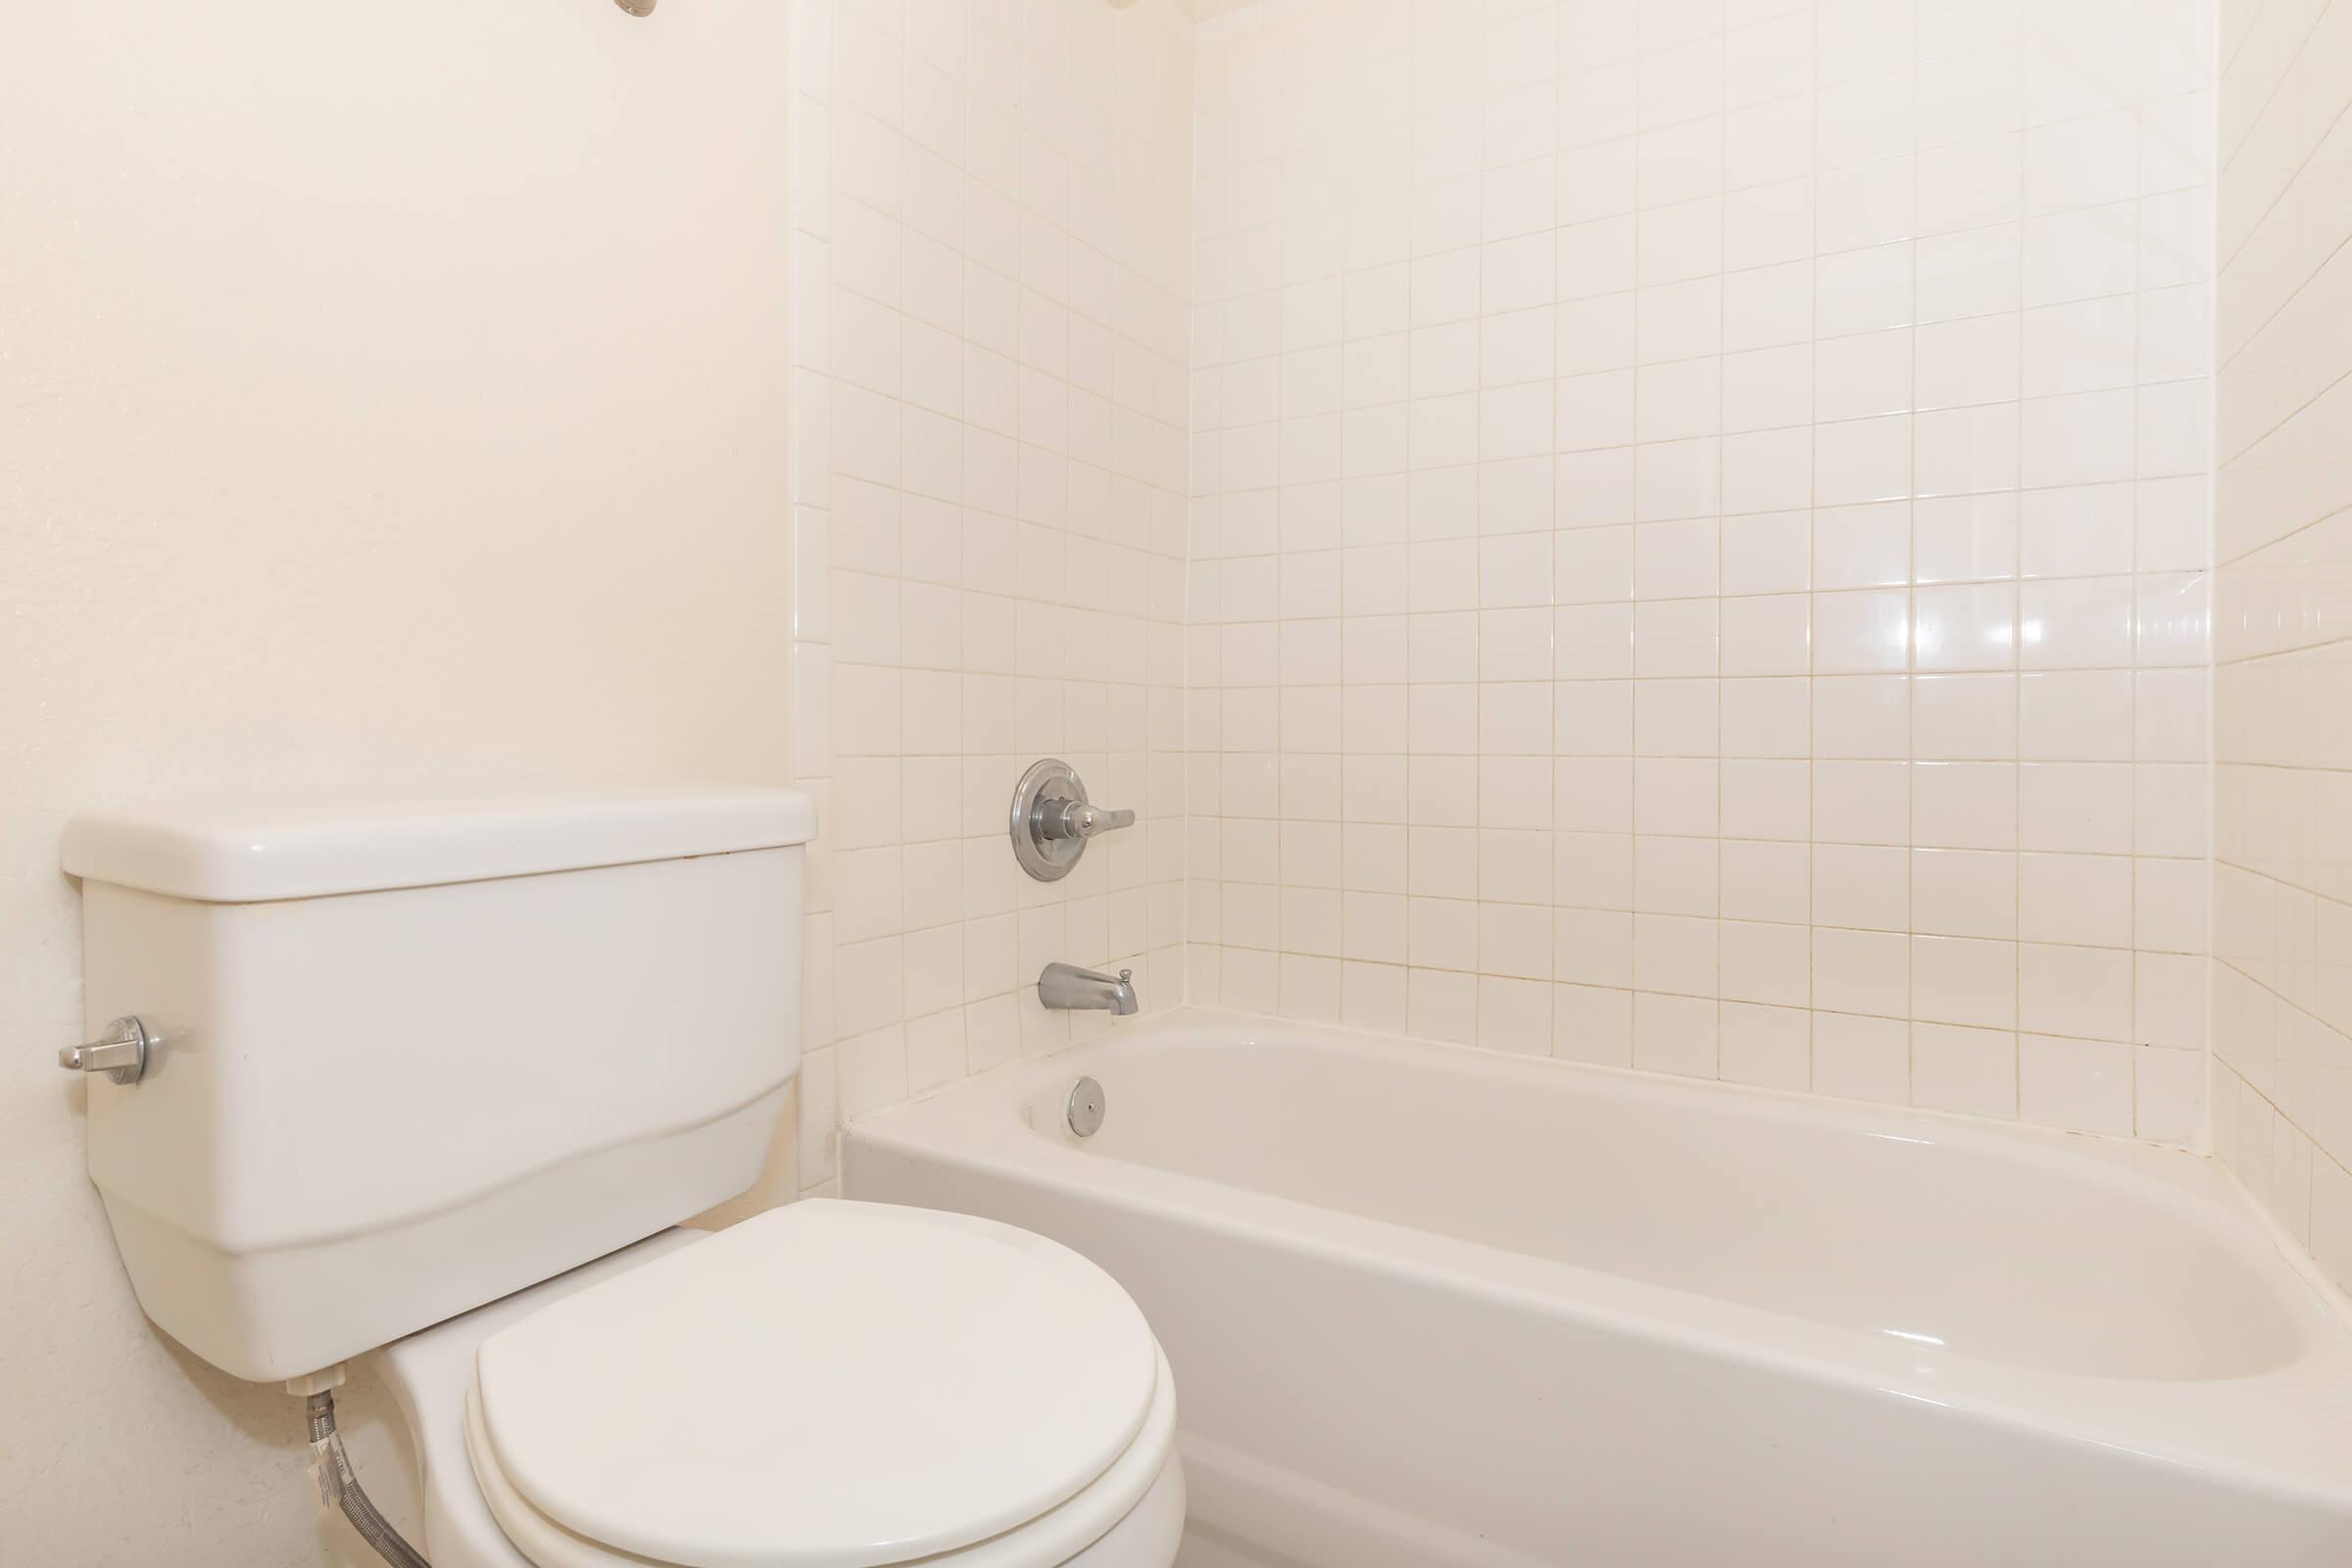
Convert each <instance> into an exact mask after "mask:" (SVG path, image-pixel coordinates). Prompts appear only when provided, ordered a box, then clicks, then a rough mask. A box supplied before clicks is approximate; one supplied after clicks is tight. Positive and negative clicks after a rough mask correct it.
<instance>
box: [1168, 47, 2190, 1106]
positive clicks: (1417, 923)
mask: <svg viewBox="0 0 2352 1568" xmlns="http://www.w3.org/2000/svg"><path fill="white" fill-rule="evenodd" d="M2212 33H2213V23H2212V13H2211V9H2210V6H2209V5H2208V4H2205V3H2202V0H2064V3H2057V4H2024V3H2021V0H1824V3H1820V4H1813V3H1808V0H1647V3H1643V4H1640V5H1632V4H1624V3H1620V0H1568V3H1561V4H1516V3H1509V0H1504V3H1496V4H1487V5H1477V6H1470V5H1462V6H1449V5H1415V4H1408V3H1404V0H1291V3H1279V4H1278V3H1274V0H1267V3H1265V4H1261V5H1257V6H1252V7H1249V8H1245V9H1244V10H1242V11H1239V12H1237V13H1235V14H1233V15H1231V16H1226V17H1221V18H1219V19H1217V20H1216V21H1214V22H1206V23H1203V24H1202V25H1201V28H1200V33H1199V39H1200V45H1201V59H1200V65H1199V69H1198V92H1197V96H1198V102H1199V104H1200V128H1199V142H1198V157H1199V167H1198V175H1197V179H1198V184H1197V191H1198V194H1197V198H1196V214H1197V230H1198V234H1199V254H1198V260H1197V270H1196V278H1197V287H1196V297H1197V300H1198V307H1197V309H1198V326H1197V330H1196V334H1195V344H1196V365H1195V373H1196V399H1195V408H1196V419H1197V439H1196V463H1197V476H1198V477H1197V489H1196V494H1197V496H1199V497H1200V498H1201V499H1200V500H1199V501H1198V503H1197V512H1196V525H1195V530H1194V538H1193V548H1192V561H1191V607H1192V613H1191V623H1190V629H1189V637H1190V640H1191V647H1190V661H1189V662H1190V668H1191V674H1192V692H1191V699H1190V700H1191V711H1192V738H1193V761H1194V767H1193V793H1192V808H1193V813H1194V823H1195V829H1196V831H1195V835H1194V837H1195V844H1194V851H1193V855H1192V858H1191V861H1190V870H1191V872H1192V880H1191V882H1190V884H1189V896H1190V903H1191V915H1192V919H1191V925H1190V928H1189V939H1190V942H1191V944H1192V946H1191V949H1190V951H1191V953H1192V954H1193V956H1194V959H1195V963H1194V970H1193V973H1194V981H1195V986H1194V994H1195V996H1196V997H1197V998H1200V999H1203V1000H1222V1001H1223V1002H1224V1003H1226V1004H1227V1005H1235V1006H1240V1007H1244V1008H1248V1009H1251V1010H1257V1011H1266V1012H1281V1013H1284V1014H1287V1015H1291V1016H1296V1017H1304V1018H1321V1019H1344V1020H1346V1021H1348V1022H1349V1023H1355V1024H1362V1025H1367V1026H1370V1027H1373V1028H1377V1029H1383V1030H1400V1031H1405V1032H1409V1033H1412V1034H1415V1035H1422V1036H1432V1037H1437V1038H1441V1039H1447V1040H1459V1041H1474V1042H1477V1043H1479V1044H1483V1045H1489V1046H1494V1047H1497V1048H1500V1049H1503V1050H1510V1051H1521V1052H1529V1053H1533V1054H1546V1053H1548V1054H1554V1055H1558V1056H1562V1057H1573V1058H1578V1059H1583V1060H1591V1061H1600V1062H1610V1063H1616V1064H1621V1065H1624V1064H1630V1065H1633V1066H1637V1067H1644V1068H1654V1069H1659V1070H1664V1071H1668V1072H1677V1073H1688V1074H1692V1075H1696V1076H1699V1077H1707V1078H1715V1077H1720V1078H1724V1079H1732V1080H1739V1081H1741V1082H1746V1083H1756V1084H1766V1085H1771V1086H1775V1087H1783V1088H1794V1089H1807V1088H1810V1089H1812V1090H1815V1091H1818V1092H1822V1093H1826V1094H1833V1095H1839V1096H1847V1097H1856V1098H1861V1099H1868V1100H1883V1101H1891V1102H1895V1103H1913V1104H1919V1105H1925V1106H1932V1107H1935V1108H1938V1109H1943V1110H1954V1111H1967V1112H1974V1113H1980V1114H1984V1115H1989V1116H1997V1117H2014V1118H2022V1119H2025V1120H2028V1121H2034V1122H2039V1123H2044V1124H2051V1125H2057V1126H2062V1127H2069V1128H2076V1129H2081V1130H2085V1131H2095V1132H2106V1133H2123V1134H2133V1133H2136V1134H2138V1135H2140V1136H2145V1137H2150V1138H2157V1139H2167V1140H2181V1141H2192V1140H2194V1139H2196V1138H2197V1137H2199V1136H2200V1135H2201V1131H2202V1126H2203V1098H2202V1097H2203V1086H2204V1077H2205V1057H2204V1047H2205V1031H2204V1023H2203V1018H2204V991H2205V958H2204V955H2205V953H2206V950H2207V937H2206V904H2207V871H2206V854H2207V841H2208V796H2209V771H2210V765H2209V747H2208V739H2207V725H2206V711H2207V707H2208V674H2207V669H2206V664H2207V613H2206V595H2207V580H2206V572H2207V566H2208V484H2207V469H2208V460H2207V448H2208V438H2209V413H2208V409H2209V382H2208V378H2207V371H2208V368H2209V333H2210V325H2211V282H2210V270H2211V262H2210V248H2211V241H2210V231H2211V224H2212V190H2211V173H2210V168H2209V165H2210V157H2209V144H2210V140H2211V136H2210V128H2211V121H2212V115H2213V94H2212V78H2213V73H2214V62H2213V56H2212Z"/></svg>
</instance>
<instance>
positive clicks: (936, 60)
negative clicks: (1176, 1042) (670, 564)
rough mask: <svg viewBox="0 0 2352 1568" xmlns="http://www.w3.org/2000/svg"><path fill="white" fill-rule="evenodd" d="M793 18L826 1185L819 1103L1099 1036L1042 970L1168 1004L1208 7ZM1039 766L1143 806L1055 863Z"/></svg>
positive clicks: (904, 11) (815, 1151)
mask: <svg viewBox="0 0 2352 1568" xmlns="http://www.w3.org/2000/svg"><path fill="white" fill-rule="evenodd" d="M800 9H801V15H802V17H803V19H804V24H805V25H807V26H808V27H809V29H810V34H809V42H808V43H807V45H806V47H802V48H800V49H798V50H797V51H796V59H797V60H798V62H799V69H798V71H797V73H796V81H797V83H798V85H799V88H800V91H799V93H798V94H797V95H796V97H797V108H796V113H797V114H799V115H800V116H801V117H802V123H803V124H804V127H805V134H803V136H802V137H801V145H802V147H803V148H804V149H806V152H807V156H806V157H805V158H804V159H803V160H802V162H801V164H800V165H799V168H798V171H797V175H796V177H797V178H798V180H799V184H798V185H797V187H796V192H795V202H794V205H795V211H796V222H797V225H798V227H799V230H800V232H799V233H798V234H797V235H796V244H798V246H799V248H800V249H799V257H798V263H797V270H796V299H797V300H798V302H799V303H798V305H797V306H796V314H798V315H799V316H800V317H801V319H805V320H807V321H809V323H811V327H812V329H810V330H804V331H802V332H800V333H798V334H797V336H796V342H795V345H794V347H795V354H796V356H797V362H796V363H797V366H798V368H797V370H796V375H797V376H798V377H799V382H798V384H799V385H800V386H801V388H802V396H801V398H800V400H799V406H800V407H801V409H802V410H803V411H804V415H805V417H804V422H803V428H802V440H801V448H800V451H801V460H800V462H799V464H798V467H797V471H796V477H797V483H798V486H799V488H798V491H797V494H796V500H797V501H798V503H799V505H798V507H797V508H796V511H795V533H796V537H797V540H798V544H799V552H800V556H799V561H800V574H799V578H798V582H799V585H800V589H799V593H800V597H799V598H798V600H797V601H796V604H795V622H796V626H797V633H796V635H797V639H798V640H797V642H796V646H795V649H794V657H795V681H796V708H795V722H796V725H797V735H796V743H795V744H796V757H797V759H798V760H799V762H800V764H801V770H802V780H801V781H802V783H803V784H804V785H805V787H807V788H809V789H810V790H811V791H813V792H814V793H815V794H816V796H817V798H818V800H819V803H820V807H821V809H822V810H823V814H824V819H825V824H826V826H825V843H824V844H823V845H822V846H820V848H819V852H818V855H817V858H816V864H815V868H814V869H815V874H814V876H813V877H812V878H811V892H812V899H811V905H812V909H811V914H810V925H809V996H810V997H811V999H812V1000H819V999H821V1000H822V1001H823V1002H824V1003H825V1004H826V1005H824V1006H823V1007H822V1009H821V1010H820V1011H817V1012H812V1015H811V1016H810V1018H809V1028H808V1039H807V1042H806V1043H807V1046H808V1047H809V1056H808V1068H807V1070H806V1072H805V1073H804V1076H803V1079H802V1085H801V1090H802V1106H803V1139H802V1145H801V1160H800V1178H801V1184H802V1187H803V1190H805V1191H818V1190H822V1189H823V1188H824V1187H825V1186H826V1184H828V1183H829V1182H831V1181H832V1179H833V1176H834V1141H833V1139H832V1137H831V1134H830V1128H831V1127H832V1126H833V1125H834V1124H835V1123H836V1121H837V1120H847V1119H852V1118H855V1117H856V1116H858V1115H859V1114H862V1113H864V1112H866V1111H870V1110H873V1109H877V1108H879V1107H881V1106H883V1105H887V1104H890V1103H894V1102H896V1101H900V1100H904V1099H906V1098H907V1096H908V1095H910V1094H917V1093H920V1092H922V1091H923V1090H925V1089H929V1088H933V1087H936V1086H937V1085H939V1084H942V1083H945V1082H948V1081H950V1080H953V1079H956V1078H960V1077H963V1076H964V1075H965V1074H967V1073H972V1072H979V1071H983V1070H986V1069H987V1068H989V1067H993V1066H998V1065H1001V1064H1003V1063H1005V1062H1006V1061H1009V1060H1012V1059H1015V1058H1016V1057H1019V1056H1022V1055H1029V1054H1038V1053H1041V1052H1045V1051H1050V1050H1053V1049H1054V1048H1055V1047H1057V1046H1060V1045H1064V1044H1067V1043H1068V1042H1069V1040H1070V1039H1071V1038H1072V1031H1073V1029H1075V1030H1077V1031H1079V1032H1080V1033H1083V1032H1085V1031H1087V1030H1090V1029H1097V1028H1100V1027H1102V1026H1103V1023H1104V1022H1105V1015H1103V1014H1083V1015H1076V1016H1075V1017H1074V1016H1073V1015H1072V1014H1069V1013H1062V1012H1048V1011H1046V1010H1044V1009H1043V1008H1042V1007H1040V1006H1039V1005H1038V1004H1037V1000H1036V992H1035V986H1036V981H1037V975H1038V971H1039V970H1040V969H1041V968H1043V967H1044V966H1045V964H1046V963H1048V962H1050V961H1052V960H1054V959H1065V960H1068V961H1071V962H1075V963H1081V964H1088V965H1097V966H1104V965H1106V966H1110V967H1114V968H1115V967H1120V966H1129V967H1133V968H1134V969H1135V970H1136V979H1137V985H1138V987H1139V989H1140V990H1141V993H1142V996H1143V1000H1144V1002H1145V1005H1147V1006H1149V1007H1152V1008H1158V1007H1164V1006H1168V1005H1173V1004H1174V1003H1176V1002H1178V1001H1179V1000H1181V996H1182V987H1183V980H1184V966H1183V963H1182V961H1181V958H1180V954H1181V952H1182V946H1181V944H1182V941H1183V920H1184V902H1183V894H1182V878H1183V874H1184V858H1183V854H1184V708H1183V700H1182V691H1183V680H1184V664H1183V652H1184V647H1183V634H1182V624H1183V616H1184V609H1185V607H1184V569H1183V562H1184V548H1185V486H1186V453H1187V432H1188V422H1187V407H1186V395H1187V377H1186V365H1187V345H1186V335H1185V334H1186V329H1187V323H1188V315H1187V305H1188V302H1189V300H1190V298H1191V282H1190V277H1191V252H1190V246H1189V240H1190V232H1191V231H1190V196H1191V181H1190V168H1191V162H1190V152H1189V137H1190V133H1191V124H1192V119H1191V117H1192V96H1191V80H1192V65H1193V50H1192V30H1193V24H1192V22H1191V20H1190V19H1189V17H1187V16H1186V15H1185V13H1184V12H1183V10H1182V9H1181V8H1180V7H1178V6H1177V5H1176V4H1174V3H1173V0H1146V3H1144V4H1139V5H1135V6H1131V7H1128V8H1125V9H1113V8H1112V7H1110V6H1108V5H1104V4H1102V3H1100V0H1020V3H1016V0H969V3H965V0H921V3H915V4H905V5H901V4H896V3H888V0H805V3H804V5H803V6H802V7H801V8H800ZM818 410H822V411H823V418H822V421H821V425H820V421H819V420H818V419H817V417H815V411H818ZM1043 757H1061V758H1063V759H1066V760H1068V761H1070V762H1071V763H1072V764H1073V765H1075V766H1076V767H1077V769H1078V771H1079V773H1080V775H1081V776H1082V777H1083V778H1084V779H1085V780H1086V783H1087V785H1088V788H1089V790H1090V791H1091V793H1092V795H1093V797H1094V799H1095V800H1096V801H1097V802H1098V803H1100V804H1102V805H1104V806H1110V807H1128V808H1133V809H1135V810H1136V811H1137V812H1138V815H1139V821H1138V824H1137V826H1136V827H1135V828H1133V829H1131V830H1128V831H1126V832H1122V833H1114V834H1111V835H1108V836H1106V837H1104V838H1102V839H1099V840H1097V841H1096V842H1095V843H1094V845H1093V846H1092V848H1090V849H1089V850H1088V852H1087V855H1086V857H1085V858H1084V860H1083V861H1081V862H1080V864H1079V866H1078V868H1077V869H1076V870H1075V871H1074V872H1072V873H1071V874H1070V876H1069V877H1068V878H1067V879H1065V880H1063V881H1060V882H1055V883H1040V882H1035V881H1032V880H1030V879H1029V878H1028V877H1027V876H1025V875H1023V874H1022V873H1021V871H1020V870H1019V868H1018V866H1017V865H1016V864H1015V862H1014V860H1013V856H1012V850H1011V846H1010V845H1009V844H1008V843H1007V841H1006V834H1005V824H1006V808H1007V806H1008V805H1009V803H1010V800H1011V796H1012V791H1013V787H1014V785H1015V783H1016V782H1017V781H1018V780H1019V778H1020V776H1021V773H1022V771H1023V770H1024V769H1025V768H1026V767H1027V766H1028V765H1029V764H1030V763H1031V762H1033V761H1035V760H1038V759H1039V758H1043Z"/></svg>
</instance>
